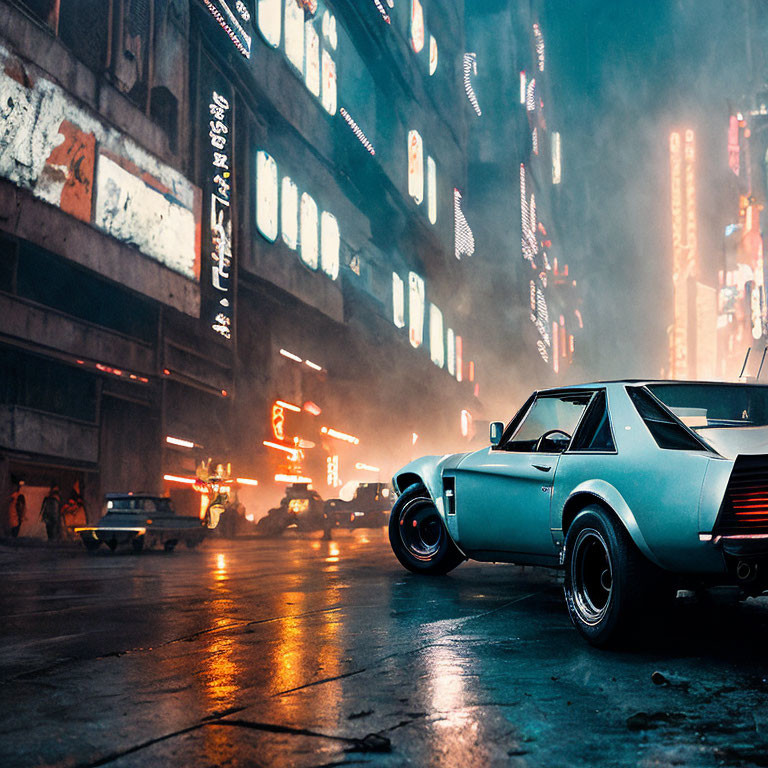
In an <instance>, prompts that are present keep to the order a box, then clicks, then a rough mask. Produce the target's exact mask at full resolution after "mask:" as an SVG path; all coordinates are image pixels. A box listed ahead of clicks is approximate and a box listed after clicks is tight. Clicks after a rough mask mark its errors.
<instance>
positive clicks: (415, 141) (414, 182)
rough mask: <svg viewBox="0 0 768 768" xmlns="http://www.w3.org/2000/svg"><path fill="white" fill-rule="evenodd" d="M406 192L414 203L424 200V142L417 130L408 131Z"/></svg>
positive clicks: (419, 203)
mask: <svg viewBox="0 0 768 768" xmlns="http://www.w3.org/2000/svg"><path fill="white" fill-rule="evenodd" d="M408 194H409V195H410V196H411V197H412V198H413V199H414V200H415V201H416V205H421V202H422V200H424V143H423V142H422V140H421V135H420V134H419V132H418V131H409V132H408Z"/></svg>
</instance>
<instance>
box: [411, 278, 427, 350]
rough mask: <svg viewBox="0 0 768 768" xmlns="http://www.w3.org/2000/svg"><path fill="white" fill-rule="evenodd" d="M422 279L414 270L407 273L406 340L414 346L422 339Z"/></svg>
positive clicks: (424, 291)
mask: <svg viewBox="0 0 768 768" xmlns="http://www.w3.org/2000/svg"><path fill="white" fill-rule="evenodd" d="M425 293H426V290H425V286H424V279H423V278H421V277H419V276H418V275H417V274H416V273H415V272H409V273H408V340H409V341H410V342H411V346H412V347H414V348H417V347H420V346H421V343H422V342H423V341H424V309H425V307H424V303H425Z"/></svg>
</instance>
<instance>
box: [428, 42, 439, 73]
mask: <svg viewBox="0 0 768 768" xmlns="http://www.w3.org/2000/svg"><path fill="white" fill-rule="evenodd" d="M435 72H437V40H435V38H434V37H433V36H432V35H430V36H429V76H430V77H432V75H434V74H435Z"/></svg>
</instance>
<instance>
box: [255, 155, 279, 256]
mask: <svg viewBox="0 0 768 768" xmlns="http://www.w3.org/2000/svg"><path fill="white" fill-rule="evenodd" d="M278 194H279V193H278V187H277V163H276V162H275V161H274V158H272V157H271V156H270V155H268V154H267V153H266V152H261V151H259V152H257V153H256V226H257V227H258V228H259V232H261V234H262V235H264V237H265V238H266V239H267V240H269V241H270V242H271V243H274V242H275V240H276V239H277V208H278V199H279V198H278Z"/></svg>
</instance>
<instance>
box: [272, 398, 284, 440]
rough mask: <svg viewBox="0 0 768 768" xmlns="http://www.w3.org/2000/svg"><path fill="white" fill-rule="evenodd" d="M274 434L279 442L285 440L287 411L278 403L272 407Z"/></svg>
mask: <svg viewBox="0 0 768 768" xmlns="http://www.w3.org/2000/svg"><path fill="white" fill-rule="evenodd" d="M272 434H273V435H274V436H275V438H277V439H278V440H285V411H284V410H283V407H282V406H281V405H279V404H278V403H275V405H273V406H272Z"/></svg>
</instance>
